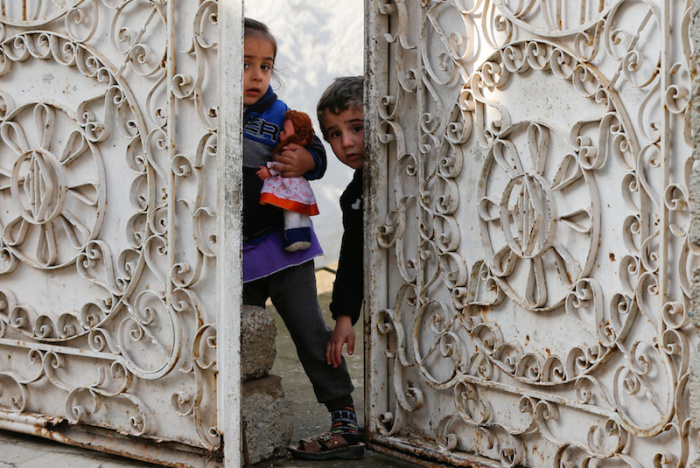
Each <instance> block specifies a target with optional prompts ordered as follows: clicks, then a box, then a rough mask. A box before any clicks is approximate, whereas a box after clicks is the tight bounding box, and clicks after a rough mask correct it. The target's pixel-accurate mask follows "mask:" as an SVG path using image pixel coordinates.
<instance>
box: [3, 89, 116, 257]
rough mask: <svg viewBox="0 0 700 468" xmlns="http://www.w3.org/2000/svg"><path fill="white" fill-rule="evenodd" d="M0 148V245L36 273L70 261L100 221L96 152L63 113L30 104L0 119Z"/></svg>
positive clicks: (102, 181)
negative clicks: (0, 207) (31, 267)
mask: <svg viewBox="0 0 700 468" xmlns="http://www.w3.org/2000/svg"><path fill="white" fill-rule="evenodd" d="M0 150H1V151H2V153H3V155H2V157H0V201H2V206H3V209H2V211H0V228H2V232H1V238H2V240H3V242H4V243H5V245H7V247H8V249H9V250H10V251H11V252H12V253H13V254H15V255H16V256H17V257H18V258H19V259H21V260H23V261H24V262H25V263H28V264H29V265H32V266H34V267H36V268H59V267H62V266H65V265H67V264H70V263H72V262H74V261H75V259H76V257H77V256H78V254H79V253H80V252H81V251H82V249H83V247H84V246H85V245H86V244H87V243H88V242H89V241H90V240H92V239H94V238H95V236H96V235H97V232H98V231H99V228H100V225H101V222H102V218H103V215H104V213H103V211H104V204H105V200H104V196H103V195H102V193H103V191H104V188H105V177H104V169H103V167H102V160H101V157H100V155H99V153H98V151H97V148H96V147H95V146H94V145H93V144H92V143H91V142H90V141H89V140H88V138H87V137H86V135H84V133H83V131H82V129H81V128H80V127H79V126H77V125H76V124H75V119H73V118H71V117H70V115H69V113H68V111H66V110H65V109H62V108H60V107H58V106H57V105H53V104H48V103H34V104H28V105H25V106H23V107H20V108H18V109H15V110H14V111H13V112H11V113H10V114H9V115H7V116H6V117H5V118H4V119H2V120H1V121H0Z"/></svg>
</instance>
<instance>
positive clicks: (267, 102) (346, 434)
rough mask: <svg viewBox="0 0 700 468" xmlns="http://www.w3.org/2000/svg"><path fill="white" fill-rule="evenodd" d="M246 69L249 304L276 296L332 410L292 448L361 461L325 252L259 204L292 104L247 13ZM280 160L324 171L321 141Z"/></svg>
mask: <svg viewBox="0 0 700 468" xmlns="http://www.w3.org/2000/svg"><path fill="white" fill-rule="evenodd" d="M244 34H245V35H244V43H243V48H244V51H243V55H244V70H243V104H244V113H243V190H244V193H243V303H244V304H247V305H256V306H259V307H265V301H266V300H267V299H268V298H270V299H272V303H273V305H274V306H275V308H276V309H277V312H278V313H279V314H280V316H281V317H282V319H283V320H284V323H285V325H286V326H287V328H288V329H289V334H290V336H291V338H292V340H293V341H294V344H295V346H296V348H297V354H298V356H299V360H300V361H301V363H302V365H303V367H304V370H305V371H306V374H307V375H308V377H309V379H310V380H311V384H312V385H313V388H314V393H315V394H316V398H317V400H318V401H319V402H320V403H323V404H324V405H325V406H326V407H327V408H328V410H329V411H330V412H331V417H332V425H331V431H330V432H329V433H327V434H322V435H320V436H317V437H313V438H310V439H304V440H303V441H300V443H299V445H298V446H297V447H290V451H291V452H292V453H293V454H295V455H296V456H299V457H302V458H307V459H314V460H323V459H330V458H360V457H362V456H363V454H364V445H363V444H362V443H360V442H359V434H358V429H357V419H356V416H355V411H354V407H353V400H352V391H353V390H354V387H353V385H352V382H351V380H350V376H349V374H348V371H347V367H346V365H345V362H343V363H342V365H340V366H338V367H333V366H331V365H329V364H328V363H327V361H326V344H327V342H328V339H329V338H330V336H331V329H330V328H329V327H328V326H326V324H325V322H324V321H323V317H322V315H321V308H320V306H319V304H318V299H317V292H316V276H315V271H314V270H315V269H314V262H313V258H314V257H316V256H318V255H321V254H322V250H321V246H320V245H319V242H318V239H317V238H316V235H315V234H314V233H313V230H312V231H311V245H310V247H309V248H308V249H304V250H297V251H295V252H288V251H286V250H285V249H284V247H283V245H284V240H283V219H282V213H283V211H282V210H280V209H279V208H277V207H274V206H272V205H261V204H260V203H259V199H260V190H261V188H262V183H263V182H262V180H260V178H259V177H258V176H257V175H256V172H257V171H258V168H259V167H260V166H266V165H267V163H268V162H269V161H270V160H272V156H273V153H272V151H273V149H274V148H275V147H276V146H277V144H278V141H279V132H280V129H281V128H282V125H283V122H284V114H285V112H286V111H287V106H286V105H285V104H284V103H283V102H282V101H280V100H278V99H277V96H276V95H275V93H274V92H273V91H272V88H271V87H270V78H271V76H272V72H273V69H274V63H275V57H276V55H277V41H275V38H274V37H273V36H272V34H271V33H270V31H269V29H268V28H267V26H266V25H264V24H263V23H260V22H258V21H255V20H252V19H249V18H246V19H245V23H244ZM274 159H275V161H277V162H279V163H280V164H281V168H280V169H281V172H282V175H283V176H284V177H296V176H302V175H303V176H305V177H306V178H307V179H315V178H320V177H321V176H323V173H324V172H325V170H326V154H325V150H324V148H323V144H322V143H321V141H320V140H319V139H318V138H317V137H315V138H314V142H313V143H312V144H311V145H308V147H307V148H304V147H302V146H300V145H297V144H289V145H287V146H286V149H284V150H283V151H282V152H281V153H280V154H279V155H277V156H275V158H274Z"/></svg>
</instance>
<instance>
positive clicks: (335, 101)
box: [316, 76, 365, 140]
mask: <svg viewBox="0 0 700 468" xmlns="http://www.w3.org/2000/svg"><path fill="white" fill-rule="evenodd" d="M364 88H365V86H364V79H363V78H362V77H361V76H341V77H339V78H336V79H335V80H334V81H333V83H331V85H330V86H329V87H328V88H326V90H325V91H324V92H323V95H322V96H321V99H319V101H318V105H317V106H316V116H317V118H318V124H319V126H320V127H321V133H322V134H323V139H324V140H328V135H326V128H325V127H324V126H323V119H322V118H321V117H322V116H323V113H324V112H325V111H328V112H331V113H333V114H335V115H338V114H340V113H341V112H343V111H344V110H345V109H348V108H350V107H355V108H359V109H362V106H363V97H364Z"/></svg>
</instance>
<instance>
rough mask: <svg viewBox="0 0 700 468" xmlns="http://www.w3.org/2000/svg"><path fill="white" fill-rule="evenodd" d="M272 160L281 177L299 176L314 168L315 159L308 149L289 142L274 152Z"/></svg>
mask: <svg viewBox="0 0 700 468" xmlns="http://www.w3.org/2000/svg"><path fill="white" fill-rule="evenodd" d="M273 160H274V161H275V162H277V163H279V165H278V169H279V171H280V173H281V175H282V177H301V176H303V175H304V174H306V173H307V172H309V171H313V170H314V169H316V160H315V159H314V157H313V156H312V155H311V153H309V150H307V149H306V148H304V147H303V146H301V145H298V144H296V143H290V144H288V145H286V146H285V147H284V148H282V151H281V152H280V153H279V154H276V155H275V156H274V158H273Z"/></svg>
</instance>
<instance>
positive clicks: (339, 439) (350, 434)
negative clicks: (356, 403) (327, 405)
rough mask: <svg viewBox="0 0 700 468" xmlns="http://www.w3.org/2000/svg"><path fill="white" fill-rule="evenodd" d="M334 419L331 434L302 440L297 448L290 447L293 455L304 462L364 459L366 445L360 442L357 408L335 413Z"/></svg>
mask: <svg viewBox="0 0 700 468" xmlns="http://www.w3.org/2000/svg"><path fill="white" fill-rule="evenodd" d="M332 418H333V422H332V423H331V432H327V433H325V434H321V435H320V436H316V437H311V438H309V439H302V440H300V441H299V445H297V447H289V451H290V452H291V453H292V455H294V456H295V457H297V458H301V459H304V460H330V459H333V458H340V459H344V460H353V459H358V458H362V457H363V456H364V454H365V444H363V443H362V442H360V437H361V435H360V432H359V428H358V425H357V416H356V415H355V408H354V407H353V406H352V405H351V406H346V407H345V408H343V409H339V410H336V411H333V413H332Z"/></svg>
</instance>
